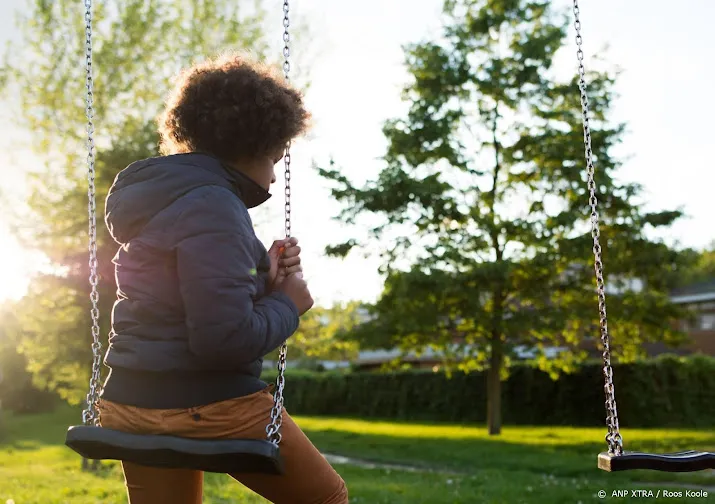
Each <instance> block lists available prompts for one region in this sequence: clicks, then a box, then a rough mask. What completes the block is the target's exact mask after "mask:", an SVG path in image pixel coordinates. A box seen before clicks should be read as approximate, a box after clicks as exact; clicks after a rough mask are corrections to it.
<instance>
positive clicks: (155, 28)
mask: <svg viewBox="0 0 715 504" xmlns="http://www.w3.org/2000/svg"><path fill="white" fill-rule="evenodd" d="M273 10H274V11H275V15H274V16H270V17H267V13H266V11H265V9H264V8H263V4H262V2H260V1H258V0H257V1H255V2H250V1H242V2H235V1H229V0H189V1H184V2H178V3H177V2H172V1H169V0H149V1H147V0H122V1H118V0H109V1H106V2H99V3H96V4H95V7H94V18H95V19H94V38H93V40H94V65H93V66H94V85H95V94H94V100H95V111H96V113H95V128H96V132H95V139H96V143H97V213H98V221H97V224H98V241H99V251H98V256H99V266H100V276H101V280H100V286H99V290H100V303H101V306H100V310H101V313H102V315H103V317H102V326H103V327H102V330H101V334H102V335H106V334H107V332H108V323H109V317H108V314H109V312H110V310H111V307H112V304H113V301H114V299H115V289H116V288H115V285H114V273H113V265H112V264H111V258H112V256H113V255H114V253H115V251H116V244H115V243H114V242H113V241H112V240H111V238H110V236H109V234H108V232H107V230H106V228H105V226H104V221H103V212H104V208H103V204H104V200H105V198H106V194H107V190H108V189H109V186H110V185H111V182H112V181H113V179H114V177H115V176H116V174H117V173H118V172H119V171H120V170H122V169H123V168H125V167H126V166H127V165H128V164H130V163H131V162H133V161H135V160H137V159H142V158H146V157H150V156H154V155H157V154H158V150H157V142H158V136H157V134H156V126H155V117H156V116H157V115H158V113H159V112H160V110H161V107H162V105H163V100H164V97H165V94H166V92H167V91H168V88H169V83H170V79H171V77H172V76H173V75H175V74H176V73H177V72H178V71H179V70H180V69H181V68H182V67H184V66H186V65H188V64H190V63H192V62H193V61H195V60H197V59H202V58H204V57H206V56H211V55H214V54H215V53H217V52H220V51H223V50H227V49H228V50H237V49H239V50H248V51H250V52H251V53H253V54H254V55H256V56H258V57H268V56H269V49H270V47H269V46H270V44H269V43H268V41H269V38H268V37H266V36H265V35H264V28H270V30H272V32H271V33H275V36H274V37H271V38H274V39H275V40H276V42H280V33H282V25H281V24H280V20H281V19H282V16H283V13H282V11H281V10H280V9H278V10H276V9H273ZM267 21H270V23H269V22H267ZM20 28H21V32H22V40H21V43H19V44H13V45H11V47H10V48H9V50H8V51H7V54H6V56H5V59H4V62H3V66H2V72H1V75H2V79H0V81H1V82H2V84H3V88H2V89H3V92H4V95H5V97H6V101H8V102H9V103H8V104H9V105H13V104H16V108H17V110H16V113H15V117H16V118H17V126H18V127H22V128H24V129H26V130H27V131H29V132H31V134H32V148H33V151H34V153H35V154H37V155H38V156H40V157H41V159H43V160H44V161H45V166H42V167H41V168H39V169H38V170H36V171H35V172H34V173H32V174H31V180H30V183H31V197H30V200H29V202H28V203H29V207H30V215H22V221H23V224H22V225H21V226H17V228H16V234H17V235H18V237H19V238H20V239H21V240H22V242H23V243H24V245H25V246H26V247H28V248H32V249H38V250H40V251H41V252H42V253H43V254H44V255H45V256H46V257H47V258H48V259H49V261H50V263H51V267H50V268H49V270H48V271H47V272H45V274H43V275H41V276H38V277H37V278H35V279H34V280H33V282H32V284H31V286H30V290H29V293H28V295H27V296H26V297H25V298H24V299H23V300H22V302H21V303H20V305H19V307H18V316H19V318H20V322H21V324H22V327H23V339H22V341H21V346H20V348H21V349H22V352H23V353H24V354H25V355H26V356H27V361H28V363H29V364H28V365H29V368H30V370H31V371H32V373H33V375H34V378H35V381H36V382H37V383H38V385H41V386H43V387H49V388H51V389H53V390H57V391H58V392H59V393H60V394H61V395H62V397H64V398H65V399H67V400H69V401H70V402H72V403H77V402H79V401H80V400H83V399H84V395H85V394H86V389H87V380H88V378H89V370H90V364H91V350H90V344H89V342H90V338H91V335H90V332H89V327H90V317H89V301H88V298H89V285H88V280H87V278H88V274H89V272H88V266H87V262H88V252H87V231H86V229H87V189H86V187H87V182H86V147H85V143H86V140H85V138H86V117H85V105H84V99H85V98H84V97H85V69H84V58H82V57H79V55H84V53H85V48H84V41H85V23H84V5H83V4H82V2H75V1H70V0H58V1H53V2H45V1H39V0H38V1H37V2H34V3H32V5H31V6H30V7H29V8H28V9H27V10H26V12H25V15H24V16H23V17H21V18H20ZM298 33H299V34H300V35H302V36H304V35H305V34H306V31H305V29H304V28H299V29H298ZM275 54H276V58H268V59H271V60H272V59H275V60H278V57H277V56H279V51H278V50H276V53H275ZM299 66H302V65H299ZM304 79H305V75H302V76H299V79H298V82H301V80H304ZM28 221H29V222H30V224H29V225H28V224H27V223H28Z"/></svg>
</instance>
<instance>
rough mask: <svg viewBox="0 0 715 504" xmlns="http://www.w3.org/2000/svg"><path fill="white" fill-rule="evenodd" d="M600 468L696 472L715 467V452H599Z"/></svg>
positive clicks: (613, 470) (609, 469) (605, 469)
mask: <svg viewBox="0 0 715 504" xmlns="http://www.w3.org/2000/svg"><path fill="white" fill-rule="evenodd" d="M598 468H599V469H602V470H604V471H608V472H615V471H630V470H634V469H646V470H650V471H664V472H695V471H705V470H708V469H715V453H712V452H700V451H695V450H689V451H683V452H677V453H664V454H654V453H642V452H623V455H612V454H610V453H608V452H605V453H599V454H598Z"/></svg>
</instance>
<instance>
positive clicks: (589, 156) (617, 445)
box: [573, 0, 623, 455]
mask: <svg viewBox="0 0 715 504" xmlns="http://www.w3.org/2000/svg"><path fill="white" fill-rule="evenodd" d="M573 13H574V28H575V29H576V46H577V48H578V50H577V52H576V56H577V57H578V75H579V81H578V87H579V91H580V92H581V109H582V113H583V139H584V146H585V155H586V168H587V175H588V190H589V194H590V196H589V205H590V206H591V236H592V237H593V256H594V268H595V270H596V290H597V294H598V312H599V319H600V326H601V343H602V344H603V376H604V379H605V385H604V391H605V393H606V425H607V427H608V434H607V435H606V442H607V443H608V453H610V454H612V455H622V454H623V438H622V437H621V433H620V429H619V426H618V410H617V409H616V390H615V388H614V386H613V368H612V367H611V338H610V335H609V332H608V318H607V316H606V288H605V281H604V278H603V260H602V258H601V243H600V237H601V230H600V226H599V216H598V209H597V206H598V198H597V197H596V181H595V168H594V164H593V150H592V148H591V127H590V121H589V107H588V95H587V94H586V70H585V68H584V65H583V49H582V47H581V45H582V42H583V39H582V37H581V19H580V9H579V5H578V0H574V2H573Z"/></svg>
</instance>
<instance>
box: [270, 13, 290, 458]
mask: <svg viewBox="0 0 715 504" xmlns="http://www.w3.org/2000/svg"><path fill="white" fill-rule="evenodd" d="M289 10H290V9H289V5H288V0H284V1H283V74H284V76H285V80H286V82H290V61H289V58H290V33H289V31H288V28H289V27H290V18H289V17H288V13H289ZM290 147H291V143H290V141H289V142H288V143H287V145H286V152H285V156H284V158H283V160H284V163H285V235H286V238H290V236H291V221H290V213H291V207H290ZM287 354H288V345H286V344H285V343H283V344H282V345H281V347H280V350H279V351H278V377H277V378H276V390H275V393H274V395H273V408H271V423H270V424H268V426H267V427H266V434H267V435H268V440H269V441H271V442H272V443H274V444H276V445H278V444H280V442H281V433H280V428H281V425H282V424H283V390H284V388H285V369H286V357H287Z"/></svg>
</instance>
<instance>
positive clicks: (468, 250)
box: [319, 0, 680, 434]
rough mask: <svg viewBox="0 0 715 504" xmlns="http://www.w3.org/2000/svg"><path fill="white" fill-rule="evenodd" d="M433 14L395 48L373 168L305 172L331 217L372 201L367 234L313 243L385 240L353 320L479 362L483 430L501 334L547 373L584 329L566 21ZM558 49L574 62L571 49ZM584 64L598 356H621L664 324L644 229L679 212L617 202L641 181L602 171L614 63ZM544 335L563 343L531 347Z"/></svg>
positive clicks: (507, 3)
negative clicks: (400, 106) (363, 176)
mask: <svg viewBox="0 0 715 504" xmlns="http://www.w3.org/2000/svg"><path fill="white" fill-rule="evenodd" d="M444 16H445V24H444V31H443V34H442V36H441V37H440V38H439V39H438V40H435V41H425V42H421V43H418V44H413V45H411V46H409V47H407V48H406V50H405V54H406V65H407V69H408V71H409V73H410V76H411V79H410V82H409V83H408V84H407V85H406V87H405V88H404V91H403V99H404V100H405V101H406V102H407V103H408V104H409V111H408V112H407V115H406V116H405V117H403V118H397V119H392V120H389V121H387V122H386V124H385V126H384V134H385V136H386V138H387V140H388V148H387V152H386V154H385V156H384V163H385V166H384V168H383V169H382V171H381V172H380V174H379V175H378V177H377V178H376V179H375V180H372V181H369V182H368V183H366V184H365V185H363V186H362V187H356V186H355V185H354V184H353V183H352V182H351V181H350V180H349V179H348V178H347V177H345V176H344V175H342V174H341V173H340V171H339V170H337V169H335V167H334V166H331V167H329V168H328V169H320V170H319V171H320V173H321V174H322V175H323V176H324V177H326V178H327V179H329V180H331V181H332V182H333V183H334V190H333V195H334V196H335V197H336V198H337V199H339V200H341V201H342V202H343V203H345V209H344V211H343V212H342V213H341V214H340V216H339V219H341V220H343V221H344V222H346V223H356V222H357V221H358V220H359V219H360V218H361V217H362V216H366V215H370V217H371V219H372V220H370V222H374V219H375V216H380V217H382V221H381V223H380V224H379V225H377V226H374V227H371V228H370V233H369V236H368V237H367V238H355V239H352V240H350V241H348V242H346V243H342V244H337V245H335V246H332V247H329V248H328V253H333V254H346V253H348V252H349V251H350V249H351V248H352V247H354V246H356V245H361V244H364V243H365V242H366V241H369V239H370V238H376V239H378V240H381V243H389V244H391V246H390V247H389V248H387V249H386V250H384V253H383V259H384V269H383V272H384V273H385V274H386V276H387V278H386V284H385V291H384V293H383V295H382V297H381V299H380V300H379V301H378V303H377V304H376V306H375V307H374V310H373V312H374V315H375V318H374V320H373V321H372V322H370V323H369V324H367V325H365V326H363V327H362V328H361V333H362V334H363V335H365V334H368V333H370V332H372V333H373V334H378V335H383V336H386V335H387V336H389V338H388V339H387V340H383V341H382V342H381V343H382V345H383V346H387V344H388V343H390V344H398V345H401V346H402V347H403V348H405V349H409V348H424V347H425V346H427V345H431V346H434V347H437V348H439V349H442V350H444V351H448V352H451V353H452V354H453V355H455V356H457V357H460V359H455V360H456V361H461V364H460V365H461V366H462V368H463V369H465V370H469V369H482V368H486V369H487V370H488V371H487V376H488V379H487V383H488V385H487V405H488V408H487V410H488V411H487V422H488V429H489V432H490V434H498V433H499V432H500V428H501V379H503V378H504V376H505V370H506V369H507V368H508V364H509V359H510V357H511V356H513V355H514V353H515V351H516V350H517V349H518V348H520V347H528V348H531V349H535V350H536V351H537V355H538V356H537V358H536V362H537V363H538V365H540V366H541V367H542V368H543V369H546V370H548V371H550V372H552V373H553V374H554V375H555V374H556V373H557V372H559V371H564V370H566V371H568V370H570V369H572V368H573V367H574V365H575V364H576V363H577V362H578V361H579V360H581V359H583V358H584V357H585V352H584V351H583V349H584V344H583V342H584V341H587V342H590V344H591V345H592V346H594V345H595V344H596V341H597V338H598V324H597V304H596V298H595V295H594V284H595V282H594V279H593V266H592V264H593V257H592V255H591V249H592V242H591V236H590V226H589V221H588V217H589V210H588V194H587V190H586V183H585V166H584V165H585V163H584V154H583V152H584V147H583V130H582V118H581V107H580V101H579V92H578V87H577V82H576V80H575V78H574V79H573V80H570V81H566V82H562V81H560V80H558V79H557V78H556V77H555V75H554V68H553V66H554V58H555V55H556V53H557V51H559V49H561V48H562V47H564V45H565V43H566V40H565V37H566V35H567V29H568V24H569V22H570V20H569V17H568V15H567V13H566V12H563V13H558V12H554V10H553V9H552V8H551V7H550V2H548V1H543V0H447V1H446V2H445V4H444ZM565 49H567V50H568V51H569V52H571V51H573V52H574V56H573V58H574V62H575V47H573V46H569V47H565ZM590 67H591V65H590V64H589V68H590ZM574 73H575V68H574ZM587 79H588V83H589V93H590V96H589V99H590V104H591V112H592V116H591V117H592V123H591V127H592V140H593V150H594V152H595V162H596V166H597V172H596V183H597V188H598V193H599V194H598V197H599V201H600V213H601V218H602V225H601V229H602V246H603V255H604V260H605V265H606V275H607V283H608V284H609V287H610V288H611V290H612V294H611V295H610V298H609V301H610V303H609V316H610V320H611V324H610V327H611V330H612V335H613V340H614V350H615V355H616V356H618V357H617V358H621V359H628V358H633V357H634V356H636V355H637V354H638V353H639V352H640V350H641V348H642V347H641V345H642V343H643V342H644V341H646V340H650V339H658V340H665V341H670V342H674V341H676V340H679V338H680V335H679V334H678V333H675V332H674V331H672V330H671V326H670V325H669V322H670V320H671V319H672V318H673V317H675V316H676V315H677V312H676V310H675V308H674V307H673V306H671V305H670V303H669V300H668V295H667V291H666V285H665V281H664V279H663V277H662V274H663V272H664V271H667V270H668V269H672V268H675V267H676V266H677V264H678V262H679V261H680V257H679V254H678V253H676V252H675V251H673V250H671V249H669V248H668V247H667V246H666V245H664V244H663V243H659V242H655V241H652V240H650V239H649V238H648V236H647V233H648V231H649V230H650V229H652V228H656V227H664V226H669V225H670V224H671V223H672V222H673V221H674V220H676V219H677V218H678V217H679V216H680V213H679V212H676V211H663V212H655V213H647V212H644V211H643V210H642V209H641V208H640V207H639V206H638V205H637V204H635V203H633V201H634V198H635V197H636V196H638V194H639V192H640V190H641V188H640V187H639V186H638V185H636V184H629V183H621V182H619V181H617V180H616V179H615V178H614V176H615V173H616V171H617V169H618V168H619V166H620V163H619V161H618V160H617V159H615V158H614V157H613V156H612V155H611V148H612V147H613V146H614V145H616V144H617V143H619V142H620V139H621V135H622V132H623V130H624V125H622V124H611V123H610V121H609V120H608V111H609V108H610V106H611V103H612V101H613V91H612V89H613V84H614V79H615V75H614V73H613V72H610V71H602V72H595V71H591V72H590V73H589V74H588V75H587ZM633 279H638V280H640V281H641V282H642V284H643V285H644V286H645V287H646V288H645V289H643V290H640V289H638V288H637V287H638V285H634V284H633V283H632V281H633ZM548 347H560V348H562V349H563V352H562V353H561V354H560V355H559V356H558V358H547V357H546V354H545V350H546V349H547V348H548ZM465 359H466V360H465Z"/></svg>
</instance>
